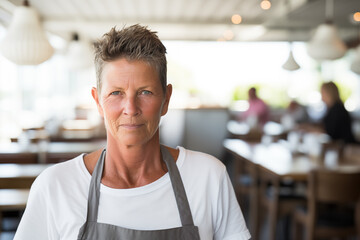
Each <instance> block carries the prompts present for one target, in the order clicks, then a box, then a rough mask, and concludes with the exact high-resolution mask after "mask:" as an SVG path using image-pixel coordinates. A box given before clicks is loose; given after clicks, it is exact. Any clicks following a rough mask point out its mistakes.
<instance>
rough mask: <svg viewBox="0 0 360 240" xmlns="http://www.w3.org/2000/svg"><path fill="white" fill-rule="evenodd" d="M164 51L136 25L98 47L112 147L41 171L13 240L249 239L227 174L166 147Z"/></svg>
mask: <svg viewBox="0 0 360 240" xmlns="http://www.w3.org/2000/svg"><path fill="white" fill-rule="evenodd" d="M165 53H166V49H165V47H164V46H163V44H162V43H161V41H160V40H159V39H158V37H157V36H156V34H155V33H153V32H150V31H149V30H147V29H146V28H144V27H141V26H139V25H134V26H130V27H128V28H124V29H122V30H121V31H116V30H115V29H112V30H111V31H110V32H109V33H107V34H105V35H104V36H103V38H102V39H101V40H99V41H98V42H96V43H95V67H96V73H97V88H93V89H92V96H93V98H94V100H95V102H96V104H97V108H98V111H99V113H100V115H101V116H102V117H103V118H104V122H105V126H106V132H107V147H106V149H105V150H102V149H100V150H98V151H96V152H93V153H90V154H88V155H81V156H79V157H77V158H75V159H73V160H71V161H67V162H64V163H61V164H58V165H56V166H54V167H51V168H49V169H47V170H46V171H44V172H43V173H42V174H41V175H40V176H39V177H38V178H37V179H36V181H35V182H34V184H33V186H32V188H31V192H30V196H29V201H28V204H27V208H26V210H25V213H24V216H23V218H22V220H21V223H20V225H19V227H18V230H17V233H16V235H15V239H16V240H18V239H158V240H162V239H172V240H176V239H184V240H185V239H186V240H190V239H202V240H206V239H209V240H210V239H229V240H230V239H249V238H250V235H249V232H248V230H247V228H246V224H245V222H244V219H243V215H242V213H241V210H240V207H239V205H238V203H237V201H236V198H235V195H234V191H233V188H232V186H231V183H230V181H229V177H228V175H227V173H226V170H225V167H224V165H223V164H222V163H221V162H220V161H219V160H217V159H215V158H214V157H212V156H209V155H207V154H204V153H199V152H194V151H190V150H186V149H184V148H182V147H178V148H177V149H172V148H168V147H164V146H161V145H160V142H159V122H160V118H161V116H163V115H165V114H166V112H167V110H168V105H169V101H170V97H171V92H172V86H171V85H170V84H169V85H167V83H166V57H165Z"/></svg>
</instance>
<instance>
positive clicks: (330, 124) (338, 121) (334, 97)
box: [321, 82, 356, 143]
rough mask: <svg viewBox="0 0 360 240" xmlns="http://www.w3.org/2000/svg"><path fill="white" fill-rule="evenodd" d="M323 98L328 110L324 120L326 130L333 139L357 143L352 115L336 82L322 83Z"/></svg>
mask: <svg viewBox="0 0 360 240" xmlns="http://www.w3.org/2000/svg"><path fill="white" fill-rule="evenodd" d="M321 98H322V100H323V101H324V103H325V104H326V106H327V112H326V114H325V116H324V118H323V121H322V124H323V128H324V131H325V132H326V133H327V134H328V135H329V136H330V137H331V138H332V139H333V140H342V141H344V142H345V143H355V142H356V140H355V137H354V135H353V132H352V119H351V116H350V114H349V112H348V111H347V110H346V109H345V107H344V104H343V102H342V101H341V99H340V95H339V90H338V88H337V86H336V85H335V83H334V82H327V83H323V84H322V85H321Z"/></svg>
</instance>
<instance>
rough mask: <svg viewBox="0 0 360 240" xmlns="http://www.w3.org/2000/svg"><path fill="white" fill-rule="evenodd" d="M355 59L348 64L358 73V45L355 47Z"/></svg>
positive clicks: (359, 47)
mask: <svg viewBox="0 0 360 240" xmlns="http://www.w3.org/2000/svg"><path fill="white" fill-rule="evenodd" d="M355 51H356V53H355V59H354V60H353V62H352V63H351V65H350V70H351V71H353V72H354V73H357V74H359V75H360V45H359V46H358V47H357V48H356V49H355Z"/></svg>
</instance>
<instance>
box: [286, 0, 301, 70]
mask: <svg viewBox="0 0 360 240" xmlns="http://www.w3.org/2000/svg"><path fill="white" fill-rule="evenodd" d="M286 7H287V14H289V13H290V3H289V1H286ZM289 32H290V27H289V29H288V31H287V33H288V34H289ZM289 44H290V52H289V57H288V59H287V60H286V62H285V63H284V64H283V65H282V68H283V69H285V70H288V71H295V70H298V69H299V68H300V65H299V64H298V63H297V62H296V61H295V59H294V55H293V51H292V42H291V41H289Z"/></svg>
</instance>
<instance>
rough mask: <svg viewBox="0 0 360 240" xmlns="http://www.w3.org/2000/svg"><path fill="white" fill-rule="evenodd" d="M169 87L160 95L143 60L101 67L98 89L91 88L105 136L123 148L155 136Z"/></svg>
mask: <svg viewBox="0 0 360 240" xmlns="http://www.w3.org/2000/svg"><path fill="white" fill-rule="evenodd" d="M171 92H172V87H171V85H170V84H169V85H168V86H167V91H166V94H164V92H163V89H162V87H161V83H160V80H159V76H158V74H157V72H156V70H155V69H154V68H153V67H152V66H151V65H150V64H148V63H146V62H143V61H128V60H126V59H124V58H121V59H118V60H116V61H113V62H109V63H107V64H106V65H105V66H104V69H103V75H102V88H101V92H100V93H98V92H97V90H96V89H95V88H93V89H92V95H93V97H94V99H95V101H96V103H97V106H98V110H99V113H100V114H101V116H102V117H103V118H104V121H105V126H106V130H107V134H108V135H109V134H110V135H111V137H113V138H114V139H116V141H118V142H120V143H122V144H125V145H127V146H132V145H138V144H144V143H146V142H148V141H149V140H151V139H152V138H153V137H155V136H158V134H155V133H157V130H158V126H159V122H160V118H161V116H163V115H165V114H166V112H167V110H168V104H169V100H170V96H171Z"/></svg>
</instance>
